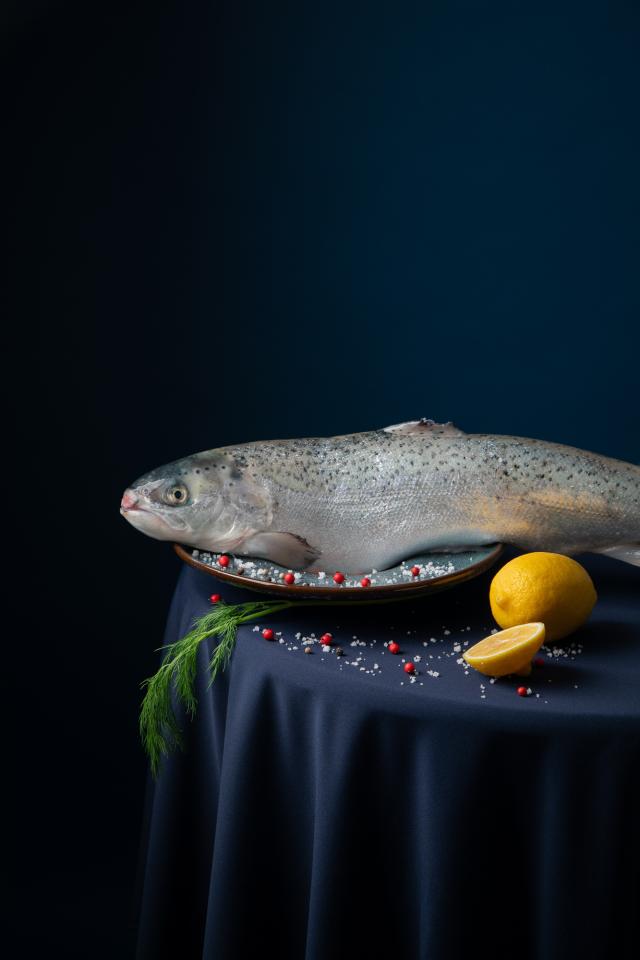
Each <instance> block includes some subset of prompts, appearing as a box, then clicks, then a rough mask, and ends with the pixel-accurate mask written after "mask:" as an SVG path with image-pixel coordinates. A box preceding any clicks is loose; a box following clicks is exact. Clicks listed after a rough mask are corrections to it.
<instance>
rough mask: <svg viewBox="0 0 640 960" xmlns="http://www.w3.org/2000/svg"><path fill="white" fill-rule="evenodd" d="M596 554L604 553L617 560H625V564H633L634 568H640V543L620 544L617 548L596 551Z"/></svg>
mask: <svg viewBox="0 0 640 960" xmlns="http://www.w3.org/2000/svg"><path fill="white" fill-rule="evenodd" d="M594 553H604V554H605V555H606V556H608V557H615V559H616V560H624V561H625V563H632V564H633V565H634V567H640V543H619V544H618V545H617V546H615V547H604V548H603V549H602V550H594Z"/></svg>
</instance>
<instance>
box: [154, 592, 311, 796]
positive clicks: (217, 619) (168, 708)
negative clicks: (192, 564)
mask: <svg viewBox="0 0 640 960" xmlns="http://www.w3.org/2000/svg"><path fill="white" fill-rule="evenodd" d="M288 606H292V603H291V602H290V601H282V602H273V601H271V602H269V601H257V602H251V603H238V604H233V605H230V604H227V603H223V602H220V603H218V604H217V605H216V606H215V608H214V609H213V610H211V611H210V612H209V613H206V614H205V615H204V616H202V617H199V618H198V619H196V620H194V622H193V626H192V629H191V630H190V631H189V632H188V633H187V634H186V635H185V636H184V637H182V638H181V639H180V640H176V641H175V642H174V643H168V644H165V645H164V646H163V647H161V648H160V649H161V650H164V651H165V654H164V657H163V659H162V664H161V665H160V668H159V669H158V671H157V673H155V674H154V675H153V676H152V677H149V678H148V679H146V680H143V682H142V684H141V687H142V689H146V693H145V695H144V698H143V701H142V707H141V710H140V736H141V738H142V742H143V744H144V747H145V750H146V752H147V754H148V756H149V760H150V762H151V772H152V774H153V776H154V777H157V775H158V772H159V769H160V762H161V760H162V758H163V756H168V754H169V753H170V752H171V751H172V750H174V749H175V748H176V747H182V745H183V741H182V734H181V731H180V726H179V724H178V719H177V717H176V714H175V711H174V707H173V698H172V692H173V690H174V689H175V694H176V697H177V699H178V701H179V702H181V703H182V704H183V705H184V708H185V710H186V712H187V714H188V715H189V716H190V717H193V716H194V714H195V711H196V707H197V699H196V695H195V690H194V685H195V678H196V669H197V662H198V650H199V648H200V644H201V643H202V642H203V641H205V640H207V639H208V638H209V637H216V636H217V637H219V638H220V639H219V642H218V643H217V644H216V647H215V650H214V651H213V655H212V657H211V660H210V662H209V672H210V680H209V686H211V684H212V683H213V681H214V680H215V678H216V676H217V674H218V672H219V671H220V670H224V668H225V667H226V665H227V663H228V662H229V658H230V657H231V653H232V651H233V647H234V644H235V641H236V637H237V633H238V626H239V625H240V624H241V623H245V622H246V621H248V620H254V619H256V618H257V617H260V616H266V615H267V614H269V613H275V612H276V611H278V610H283V609H284V608H285V607H288Z"/></svg>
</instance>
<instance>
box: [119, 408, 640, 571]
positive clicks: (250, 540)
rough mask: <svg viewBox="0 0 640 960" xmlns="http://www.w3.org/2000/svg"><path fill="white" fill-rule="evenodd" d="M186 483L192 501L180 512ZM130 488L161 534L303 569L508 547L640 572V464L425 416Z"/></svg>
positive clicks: (214, 463)
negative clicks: (583, 557)
mask: <svg viewBox="0 0 640 960" xmlns="http://www.w3.org/2000/svg"><path fill="white" fill-rule="evenodd" d="M178 482H180V483H182V484H183V486H184V489H185V491H186V492H187V496H188V499H187V500H185V501H184V502H182V503H181V504H179V505H176V504H175V503H174V504H168V503H167V502H166V498H167V493H166V491H167V489H169V490H170V489H172V488H171V484H174V485H175V484H176V483H178ZM151 484H155V486H153V488H151V486H150V485H151ZM145 486H146V487H147V488H148V492H147V494H145V493H144V489H145ZM175 489H177V488H175ZM131 491H133V492H131ZM129 492H130V493H131V496H136V497H137V498H138V505H139V509H138V510H136V509H133V510H131V511H129V512H127V511H125V516H126V517H127V519H128V520H130V522H132V523H133V524H134V525H135V526H137V527H138V528H139V529H141V530H142V531H143V532H145V533H147V534H148V535H150V536H155V537H156V538H158V539H173V540H177V541H178V542H180V543H186V544H188V545H191V546H194V547H202V548H204V549H208V550H214V551H223V550H228V551H230V552H235V553H238V554H247V555H251V556H256V557H265V558H266V559H270V560H273V561H275V562H277V563H283V564H284V565H285V566H290V567H292V568H296V567H298V568H304V567H312V568H321V569H327V570H331V569H341V570H343V571H344V572H349V573H362V572H366V571H370V570H371V569H373V568H375V569H378V570H381V569H385V568H386V567H389V566H391V565H393V564H395V563H397V562H398V561H400V560H402V559H403V558H404V557H407V556H411V555H413V554H415V553H418V552H425V551H434V552H437V551H447V552H449V551H451V550H464V549H468V548H470V547H473V546H479V545H483V544H488V543H495V542H501V543H509V544H512V545H514V546H517V547H520V548H521V549H524V550H549V551H554V552H558V553H566V554H572V553H579V552H583V551H598V552H604V553H609V554H611V555H613V556H616V557H618V558H620V559H624V560H627V561H628V562H631V563H634V564H637V565H640V467H638V466H637V465H635V464H631V463H626V462H624V461H621V460H615V459H613V458H610V457H605V456H602V455H599V454H596V453H591V452H589V451H585V450H579V449H577V448H575V447H570V446H566V445H564V444H559V443H553V442H551V441H544V440H537V439H530V438H526V437H516V436H506V435H492V434H465V433H463V431H461V430H459V429H458V428H457V427H455V426H454V425H453V424H451V423H446V424H437V423H434V422H433V421H431V420H426V419H424V418H423V419H421V420H416V421H408V422H406V423H402V424H395V425H393V426H390V427H385V428H383V429H381V430H372V431H366V432H362V433H352V434H344V435H341V436H336V437H309V438H296V439H291V440H286V439H283V440H267V441H253V442H250V443H243V444H233V445H229V446H225V447H218V448H216V449H214V450H209V451H203V452H201V453H197V454H193V455H192V456H190V457H186V458H184V459H183V460H180V461H175V462H174V463H172V464H167V465H166V466H164V467H160V468H158V469H157V470H154V471H151V472H150V473H149V474H146V475H145V476H144V477H141V478H139V480H138V481H136V483H135V484H134V485H133V486H132V488H130V491H129ZM145 513H146V514H147V516H144V514H145ZM178 521H179V522H178Z"/></svg>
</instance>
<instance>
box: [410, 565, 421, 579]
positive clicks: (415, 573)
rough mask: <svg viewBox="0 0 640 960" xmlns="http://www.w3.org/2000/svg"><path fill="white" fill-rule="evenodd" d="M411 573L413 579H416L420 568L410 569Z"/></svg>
mask: <svg viewBox="0 0 640 960" xmlns="http://www.w3.org/2000/svg"><path fill="white" fill-rule="evenodd" d="M411 573H412V575H413V576H414V577H417V576H418V574H419V573H420V567H411Z"/></svg>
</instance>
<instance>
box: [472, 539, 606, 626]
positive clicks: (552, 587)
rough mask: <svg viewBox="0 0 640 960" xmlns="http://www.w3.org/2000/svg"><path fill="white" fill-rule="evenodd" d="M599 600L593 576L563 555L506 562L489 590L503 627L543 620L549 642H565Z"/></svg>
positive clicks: (529, 556) (525, 555)
mask: <svg viewBox="0 0 640 960" xmlns="http://www.w3.org/2000/svg"><path fill="white" fill-rule="evenodd" d="M597 599H598V595H597V594H596V590H595V587H594V585H593V581H592V580H591V577H590V576H589V574H588V573H587V571H586V570H585V569H584V567H583V566H581V564H579V563H578V562H577V560H573V559H572V558H571V557H566V556H564V554H561V553H542V552H539V553H523V554H522V555H521V556H519V557H514V559H513V560H510V561H509V562H508V563H505V565H504V567H502V568H501V569H500V570H498V572H497V573H496V575H495V577H494V578H493V580H492V581H491V586H490V588H489V602H490V604H491V612H492V613H493V616H494V617H495V619H496V622H497V623H498V625H499V626H501V627H513V626H516V625H517V624H521V623H530V622H532V621H536V622H537V621H541V622H542V623H544V625H545V629H546V636H547V640H548V641H552V642H553V641H555V640H562V638H563V637H567V636H568V635H569V634H570V633H573V632H574V630H577V629H578V627H580V626H582V624H583V623H584V622H585V621H586V620H587V619H588V618H589V614H590V613H591V611H592V609H593V606H594V604H595V602H596V600H597Z"/></svg>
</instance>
